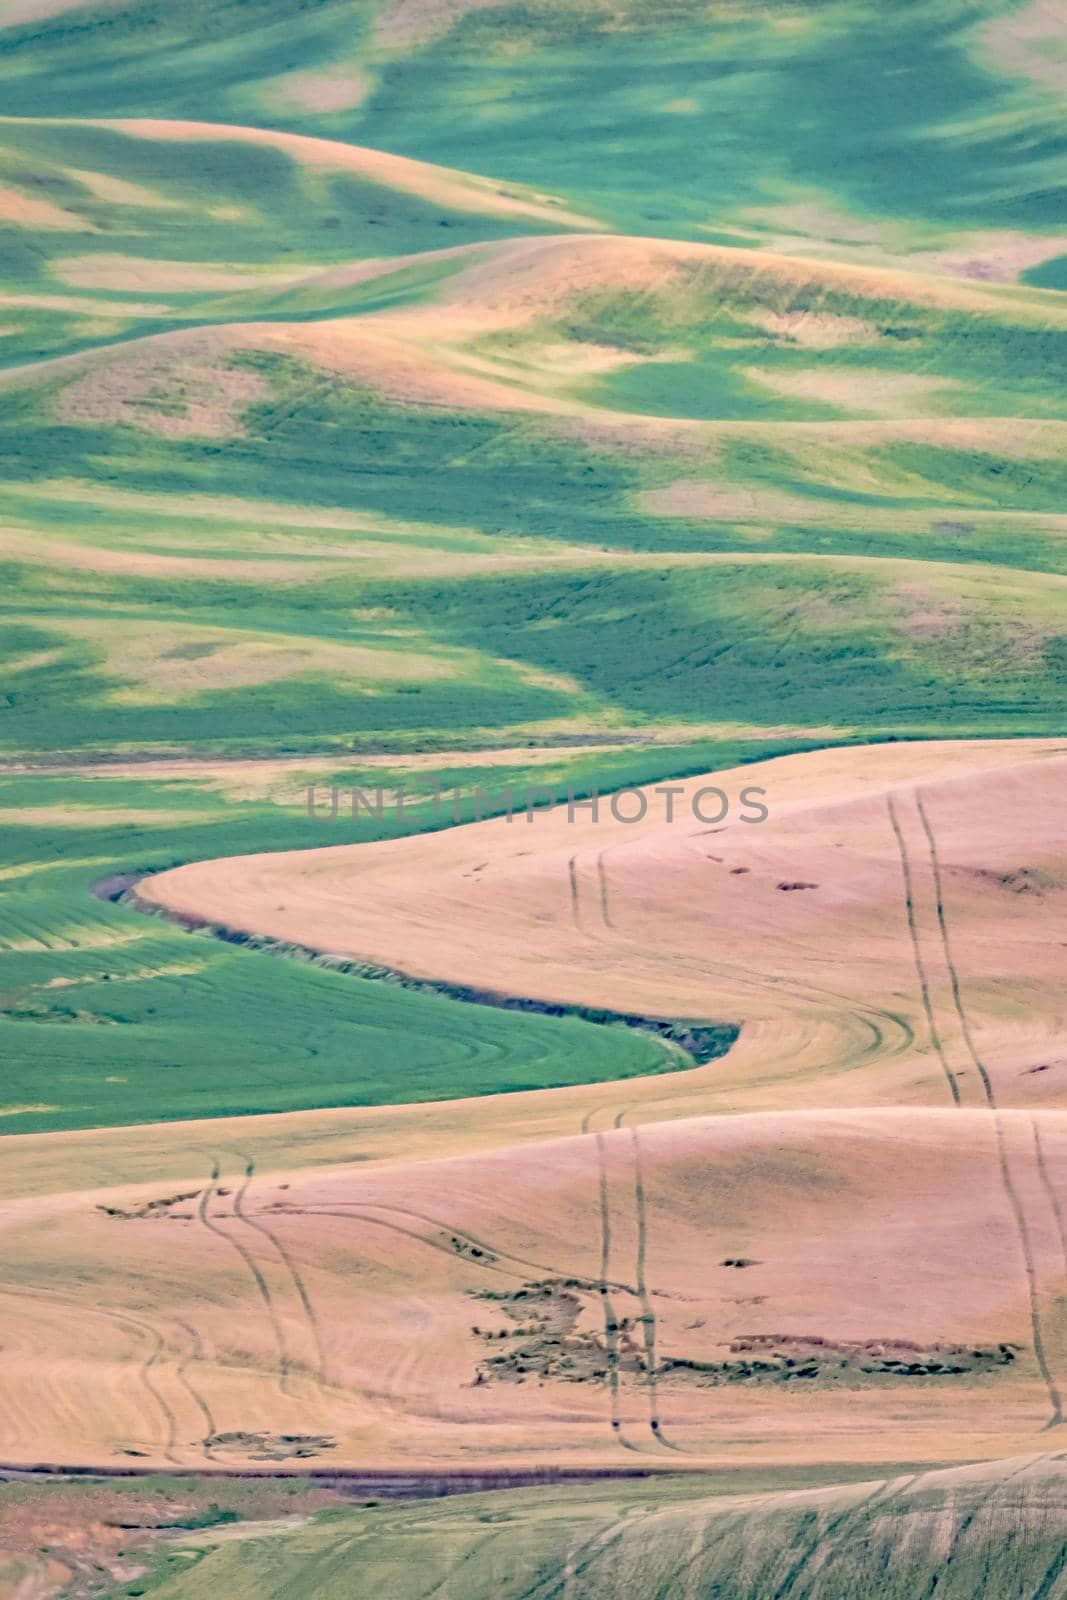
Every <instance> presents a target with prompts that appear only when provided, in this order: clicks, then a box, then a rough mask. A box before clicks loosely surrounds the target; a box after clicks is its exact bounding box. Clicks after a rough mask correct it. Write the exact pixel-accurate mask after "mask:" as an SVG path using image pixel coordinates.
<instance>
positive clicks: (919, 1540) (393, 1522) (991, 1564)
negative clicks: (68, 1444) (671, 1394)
mask: <svg viewBox="0 0 1067 1600" xmlns="http://www.w3.org/2000/svg"><path fill="white" fill-rule="evenodd" d="M1061 1489H1062V1474H1059V1473H1057V1471H1056V1470H1055V1468H1053V1467H1051V1466H1046V1467H1044V1468H1042V1467H1040V1466H1036V1467H1033V1468H1031V1470H1030V1471H1029V1472H1027V1471H1026V1469H1025V1464H1022V1463H1008V1464H1006V1465H1004V1466H997V1467H994V1468H984V1469H974V1468H970V1469H963V1470H962V1471H957V1472H952V1473H944V1472H943V1473H938V1472H926V1473H924V1472H923V1470H922V1468H921V1466H920V1467H911V1468H909V1467H907V1466H901V1467H900V1468H899V1469H891V1475H890V1476H888V1477H881V1476H879V1477H874V1478H871V1479H869V1480H868V1481H865V1482H864V1481H858V1482H856V1483H855V1484H852V1485H847V1484H846V1485H839V1486H836V1487H833V1486H828V1487H826V1488H819V1487H811V1488H807V1489H805V1490H804V1491H798V1490H797V1489H794V1488H793V1487H792V1486H791V1485H789V1484H788V1482H781V1481H779V1482H778V1483H775V1481H774V1479H773V1477H772V1476H769V1475H765V1476H763V1477H761V1476H760V1475H757V1474H746V1473H745V1472H744V1471H740V1472H738V1473H736V1474H735V1475H734V1477H733V1481H732V1483H731V1484H730V1485H729V1486H727V1485H726V1483H725V1482H724V1481H723V1480H721V1479H720V1480H716V1479H715V1478H709V1477H704V1476H700V1475H693V1476H690V1477H671V1476H664V1477H660V1478H658V1479H653V1480H651V1481H647V1482H638V1483H625V1482H623V1483H606V1484H596V1485H582V1486H581V1487H580V1488H578V1487H576V1486H574V1485H571V1486H567V1487H561V1486H548V1487H539V1488H537V1489H515V1490H511V1491H508V1492H504V1493H499V1492H498V1493H495V1494H486V1495H478V1494H475V1495H459V1496H457V1497H455V1498H453V1499H449V1500H444V1501H438V1502H434V1501H429V1500H422V1501H416V1502H414V1503H412V1504H399V1505H396V1504H392V1505H391V1504H389V1503H388V1502H386V1503H378V1502H372V1503H370V1504H369V1505H367V1506H366V1507H359V1508H357V1507H352V1508H351V1509H348V1508H342V1507H335V1508H329V1509H326V1510H323V1511H319V1512H316V1513H313V1514H312V1515H311V1516H310V1517H306V1516H305V1518H304V1519H303V1521H302V1523H301V1521H300V1520H299V1499H298V1498H297V1497H294V1501H293V1510H294V1511H296V1513H297V1516H296V1518H295V1519H294V1521H293V1522H291V1523H290V1524H289V1526H286V1525H285V1522H284V1521H283V1520H279V1521H277V1522H275V1523H273V1524H262V1523H261V1524H260V1525H259V1526H258V1527H257V1525H256V1523H255V1522H250V1523H247V1524H245V1525H243V1526H242V1525H241V1524H237V1525H236V1526H231V1527H230V1528H229V1529H227V1530H224V1531H223V1532H222V1533H221V1534H213V1533H212V1532H211V1531H210V1530H208V1531H207V1532H206V1533H204V1534H202V1535H197V1534H196V1533H195V1532H194V1533H191V1534H186V1535H179V1536H178V1538H177V1542H176V1543H174V1544H170V1545H160V1546H159V1547H157V1553H156V1554H155V1557H154V1559H153V1560H152V1561H151V1565H150V1568H149V1571H148V1573H147V1574H146V1575H145V1576H143V1577H140V1578H137V1579H135V1580H134V1581H133V1582H132V1583H130V1584H128V1585H124V1586H123V1587H122V1588H120V1589H117V1590H113V1591H111V1594H112V1596H113V1600H119V1597H120V1596H122V1597H126V1596H134V1595H150V1596H152V1597H153V1600H154V1597H157V1596H158V1600H200V1597H201V1596H209V1595H210V1596H213V1595H218V1594H225V1595H226V1596H227V1597H228V1600H231V1597H232V1600H246V1597H247V1600H253V1597H254V1600H275V1597H277V1600H283V1597H284V1600H302V1597H304V1596H307V1597H308V1600H311V1597H312V1596H313V1597H314V1600H335V1597H337V1600H341V1597H342V1596H349V1595H352V1594H353V1593H358V1594H372V1593H376V1592H377V1593H383V1594H387V1595H388V1596H389V1597H390V1600H426V1596H427V1595H430V1594H442V1595H445V1594H450V1593H456V1594H458V1593H462V1594H463V1595H464V1597H465V1600H468V1597H469V1600H482V1597H483V1596H484V1597H486V1600H488V1597H490V1596H491V1597H492V1600H527V1597H532V1596H536V1597H537V1600H547V1597H549V1596H556V1595H561V1594H566V1593H569V1592H575V1593H578V1594H582V1595H587V1596H589V1597H590V1600H593V1597H596V1600H600V1597H603V1600H607V1597H609V1596H613V1595H618V1594H643V1595H649V1596H653V1595H654V1596H663V1597H666V1596H668V1595H673V1594H677V1593H682V1594H685V1593H691V1594H694V1595H714V1596H716V1600H720V1597H721V1600H751V1597H752V1596H754V1595H757V1594H758V1595H760V1596H761V1597H762V1596H764V1595H768V1596H769V1595H775V1594H780V1595H783V1596H785V1595H791V1596H796V1597H797V1600H816V1597H817V1600H845V1597H852V1596H856V1595H861V1594H862V1595H866V1594H873V1593H878V1594H882V1595H886V1596H889V1597H891V1600H898V1597H900V1600H904V1597H907V1600H913V1597H915V1596H918V1595H925V1594H931V1595H932V1594H934V1593H936V1594H938V1595H945V1596H948V1597H949V1600H972V1597H973V1596H975V1595H977V1594H987V1595H996V1596H997V1600H1032V1597H1033V1596H1035V1595H1047V1594H1052V1593H1054V1592H1055V1585H1056V1584H1057V1583H1058V1580H1059V1577H1060V1575H1061V1573H1062V1572H1063V1570H1064V1565H1065V1558H1064V1550H1063V1533H1062V1510H1061V1509H1060V1506H1059V1503H1058V1495H1059V1494H1060V1492H1061ZM186 1495H188V1490H187V1489H186ZM235 1498H236V1497H235ZM223 1499H225V1491H224V1492H223ZM236 1503H237V1504H241V1501H240V1499H239V1498H238V1499H236ZM1009 1529H1014V1530H1015V1533H1016V1537H1012V1535H1011V1532H1009V1531H1008V1530H1009ZM1020 1530H1024V1536H1023V1538H1022V1539H1020V1538H1019V1537H1018V1534H1019V1531H1020ZM234 1535H236V1537H234ZM1042 1585H1044V1588H1042Z"/></svg>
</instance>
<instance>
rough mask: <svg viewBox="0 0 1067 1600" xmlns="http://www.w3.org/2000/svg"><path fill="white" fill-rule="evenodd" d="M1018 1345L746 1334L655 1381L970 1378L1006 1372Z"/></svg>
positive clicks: (672, 1366)
mask: <svg viewBox="0 0 1067 1600" xmlns="http://www.w3.org/2000/svg"><path fill="white" fill-rule="evenodd" d="M1019 1349H1020V1346H1019V1345H1016V1344H1008V1343H1003V1344H995V1345H967V1344H937V1343H932V1344H919V1343H916V1342H915V1341H914V1340H911V1339H866V1340H834V1339H822V1338H818V1337H816V1336H814V1335H812V1336H805V1335H792V1334H777V1333H761V1334H749V1335H746V1336H744V1337H742V1338H738V1339H734V1340H733V1341H732V1343H731V1344H730V1347H729V1354H728V1355H727V1357H726V1359H724V1360H722V1361H692V1360H686V1359H685V1358H671V1359H668V1360H665V1361H663V1362H661V1363H660V1365H659V1367H658V1368H657V1371H656V1376H657V1378H659V1379H661V1380H662V1379H667V1380H670V1379H671V1378H677V1379H679V1380H682V1381H688V1382H695V1383H697V1384H698V1385H700V1386H701V1387H709V1388H716V1387H718V1386H719V1385H723V1384H733V1383H792V1382H794V1381H802V1382H811V1381H812V1380H818V1379H821V1380H823V1381H831V1382H832V1381H833V1380H835V1379H842V1378H846V1379H847V1378H855V1377H858V1376H860V1377H864V1378H872V1377H873V1378H889V1379H912V1378H949V1377H974V1376H976V1375H980V1374H982V1373H985V1372H991V1371H993V1370H994V1369H995V1368H997V1367H1003V1366H1009V1365H1010V1364H1011V1363H1012V1362H1013V1361H1014V1360H1015V1357H1016V1355H1017V1354H1018V1351H1019Z"/></svg>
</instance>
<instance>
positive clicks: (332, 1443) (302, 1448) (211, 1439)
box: [203, 1429, 337, 1461]
mask: <svg viewBox="0 0 1067 1600" xmlns="http://www.w3.org/2000/svg"><path fill="white" fill-rule="evenodd" d="M203 1444H204V1446H205V1448H206V1449H208V1450H226V1449H230V1450H240V1451H241V1452H242V1454H243V1453H246V1452H247V1454H248V1457H249V1459H250V1460H251V1461H294V1460H295V1461H306V1460H308V1459H309V1458H310V1457H312V1456H317V1455H321V1454H322V1452H323V1451H324V1450H336V1448H337V1441H336V1440H335V1439H332V1438H331V1437H330V1436H329V1434H326V1433H245V1432H244V1431H242V1430H240V1429H238V1430H236V1431H233V1432H230V1433H212V1434H209V1435H208V1437H207V1438H206V1439H204V1440H203Z"/></svg>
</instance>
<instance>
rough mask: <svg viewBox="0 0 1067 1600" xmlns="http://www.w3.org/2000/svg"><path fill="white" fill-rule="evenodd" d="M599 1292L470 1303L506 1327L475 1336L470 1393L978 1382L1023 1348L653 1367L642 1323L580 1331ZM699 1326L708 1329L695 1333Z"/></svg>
mask: <svg viewBox="0 0 1067 1600" xmlns="http://www.w3.org/2000/svg"><path fill="white" fill-rule="evenodd" d="M758 1264H759V1263H758V1262H755V1261H749V1260H746V1259H745V1258H744V1257H740V1256H738V1257H730V1258H728V1259H727V1260H725V1261H724V1262H722V1265H723V1266H724V1267H747V1266H757V1265H758ZM598 1292H599V1285H598V1284H596V1283H594V1282H592V1281H591V1280H589V1279H582V1278H545V1279H541V1280H539V1281H536V1282H530V1283H525V1284H523V1285H522V1287H521V1288H519V1289H512V1290H480V1291H478V1292H477V1293H476V1294H474V1295H473V1296H472V1298H474V1299H477V1300H481V1301H484V1302H486V1303H488V1304H489V1305H492V1306H494V1307H496V1308H498V1310H499V1312H500V1314H501V1316H502V1317H504V1318H506V1319H507V1321H506V1322H504V1323H503V1324H501V1322H500V1321H498V1320H494V1321H493V1322H491V1323H490V1322H480V1323H475V1324H474V1325H472V1327H471V1330H470V1331H471V1334H472V1336H473V1337H474V1338H475V1339H477V1340H478V1341H479V1342H480V1343H481V1344H482V1345H484V1346H486V1347H488V1348H487V1349H486V1353H485V1354H484V1355H483V1356H482V1358H481V1359H480V1360H479V1362H478V1365H477V1367H476V1369H475V1375H474V1386H475V1387H479V1386H481V1385H482V1384H486V1383H526V1382H527V1381H533V1382H537V1383H544V1382H546V1381H548V1380H553V1379H554V1380H556V1381H558V1382H562V1383H595V1384H604V1383H607V1382H608V1381H609V1379H610V1378H611V1375H612V1370H613V1369H614V1373H615V1381H618V1380H622V1379H625V1378H629V1379H630V1381H631V1382H632V1383H634V1384H638V1385H648V1384H651V1383H663V1382H666V1383H667V1384H671V1383H678V1384H683V1385H692V1384H695V1385H696V1386H698V1387H700V1388H718V1387H720V1386H724V1385H728V1384H738V1383H744V1384H753V1383H765V1384H766V1383H773V1384H783V1383H793V1382H802V1383H810V1382H813V1381H820V1382H822V1383H824V1384H826V1383H835V1382H838V1383H840V1382H845V1383H850V1382H852V1383H854V1382H855V1381H856V1380H857V1379H860V1380H864V1381H869V1380H871V1379H876V1380H882V1381H886V1382H890V1381H913V1380H915V1379H917V1378H951V1377H975V1376H981V1375H982V1374H984V1373H989V1372H993V1371H995V1370H996V1369H997V1368H998V1367H1005V1366H1010V1365H1011V1363H1012V1362H1013V1361H1014V1360H1015V1358H1016V1356H1017V1354H1018V1352H1019V1350H1020V1348H1021V1347H1020V1346H1019V1345H1016V1344H1010V1343H1007V1342H1004V1343H1000V1344H993V1345H979V1344H970V1345H968V1344H941V1343H937V1342H933V1343H925V1344H923V1343H920V1342H918V1341H916V1340H912V1339H866V1340H839V1339H825V1338H821V1337H819V1336H817V1335H805V1334H786V1333H758V1334H746V1335H742V1336H740V1337H738V1338H736V1339H734V1340H733V1341H732V1342H731V1343H730V1344H729V1345H728V1346H727V1347H726V1348H725V1350H724V1354H723V1356H722V1357H721V1358H720V1359H719V1360H715V1361H707V1360H697V1359H695V1358H692V1357H687V1356H672V1357H667V1358H665V1359H663V1360H661V1361H658V1362H656V1363H655V1365H654V1366H653V1367H651V1368H650V1366H649V1361H648V1348H647V1345H646V1343H645V1338H644V1334H645V1328H644V1326H643V1324H644V1322H645V1317H644V1316H643V1315H638V1316H636V1317H635V1316H617V1317H616V1318H615V1320H613V1321H609V1322H607V1323H606V1324H605V1325H604V1326H601V1325H600V1323H599V1321H597V1322H596V1325H595V1327H593V1326H591V1327H590V1328H588V1329H585V1328H582V1327H580V1326H579V1320H580V1318H581V1315H582V1312H583V1310H588V1311H590V1312H592V1311H593V1309H594V1308H593V1301H594V1297H596V1296H597V1295H598ZM598 1313H599V1308H598ZM594 1320H595V1319H594ZM702 1326H703V1322H702V1321H698V1322H695V1323H692V1324H690V1327H694V1328H696V1327H702ZM501 1346H503V1348H500V1347H501ZM609 1347H610V1348H609Z"/></svg>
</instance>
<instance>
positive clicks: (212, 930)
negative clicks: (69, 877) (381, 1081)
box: [92, 873, 741, 1069]
mask: <svg viewBox="0 0 1067 1600" xmlns="http://www.w3.org/2000/svg"><path fill="white" fill-rule="evenodd" d="M151 876H153V874H151V873H144V874H143V875H142V876H141V877H140V878H138V879H137V880H135V881H132V882H131V880H130V879H129V878H104V879H101V880H100V881H99V882H98V883H96V884H94V885H93V886H92V892H93V893H94V894H96V895H97V898H98V899H105V900H110V901H112V902H113V903H114V904H116V905H124V906H132V907H133V909H134V910H136V911H140V912H142V913H143V914H144V915H145V916H150V917H162V918H163V919H164V921H166V922H171V923H174V924H175V926H177V927H179V928H182V929H183V930H184V931H185V932H186V933H195V934H201V935H205V936H209V937H211V938H213V939H220V940H222V941H223V942H224V943H225V944H236V945H241V946H243V947H244V948H246V949H250V950H257V951H259V952H260V953H261V954H263V955H272V956H283V957H288V958H289V959H290V960H294V961H300V962H303V963H305V964H307V965H311V966H317V967H320V968H321V969H323V970H324V971H326V972H339V973H341V974H343V975H345V976H347V977H354V978H365V979H368V980H370V981H372V982H379V983H391V984H394V985H395V986H396V987H398V988H401V989H411V990H413V991H414V992H416V993H418V994H433V995H438V996H440V997H441V998H443V999H447V1000H462V1001H463V1002H465V1003H466V1004H467V1005H476V1006H489V1007H491V1008H493V1009H494V1010H497V1011H524V1012H527V1013H533V1014H535V1015H538V1016H544V1017H574V1018H576V1019H577V1020H578V1021H579V1022H590V1023H594V1024H596V1025H598V1026H603V1027H613V1026H616V1027H617V1026H622V1027H626V1028H633V1029H634V1030H636V1031H637V1032H639V1033H647V1034H651V1035H652V1037H653V1038H656V1039H658V1040H659V1041H660V1042H661V1043H662V1044H663V1046H664V1048H665V1049H666V1050H667V1052H668V1053H669V1055H670V1057H671V1061H672V1066H673V1067H674V1068H675V1069H677V1068H679V1067H685V1066H690V1067H702V1066H706V1065H707V1063H708V1062H709V1061H715V1060H717V1059H718V1057H720V1056H724V1055H726V1053H727V1051H728V1050H729V1049H730V1048H731V1047H732V1045H733V1044H734V1043H735V1042H736V1041H737V1039H738V1037H739V1036H740V1033H741V1029H740V1026H739V1025H738V1024H736V1023H732V1022H712V1021H704V1020H696V1019H692V1018H669V1017H646V1016H641V1015H639V1014H637V1013H635V1012H627V1011H609V1010H606V1009H600V1008H594V1007H592V1006H579V1005H565V1004H563V1003H560V1002H557V1001H551V1000H534V999H530V998H529V997H527V996H524V995H509V994H503V993H501V992H500V991H499V990H496V989H477V988H473V987H471V986H468V985H465V984H454V983H446V982H444V981H443V980H441V979H437V978H416V977H413V976H412V975H411V974H410V973H407V972H401V971H400V970H399V969H398V968H396V967H386V966H381V965H379V964H376V963H374V962H370V961H359V960H357V959H355V958H353V957H348V956H334V955H323V954H322V952H321V951H317V950H312V949H311V948H310V947H309V946H307V945H299V944H292V943H289V942H286V941H284V940H281V939H269V938H267V937H265V936H263V935H260V934H252V933H246V932H244V931H243V930H242V929H240V928H228V927H226V926H224V925H223V924H222V923H218V922H202V921H199V920H198V919H195V918H191V917H187V916H184V915H183V914H182V913H181V912H178V911H169V910H167V909H166V907H164V906H160V905H157V904H155V903H154V902H149V901H146V900H142V899H141V898H139V896H138V894H137V884H138V883H141V882H143V881H144V879H145V878H148V877H151Z"/></svg>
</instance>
